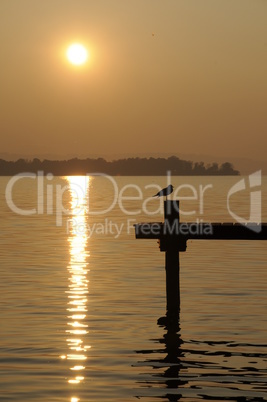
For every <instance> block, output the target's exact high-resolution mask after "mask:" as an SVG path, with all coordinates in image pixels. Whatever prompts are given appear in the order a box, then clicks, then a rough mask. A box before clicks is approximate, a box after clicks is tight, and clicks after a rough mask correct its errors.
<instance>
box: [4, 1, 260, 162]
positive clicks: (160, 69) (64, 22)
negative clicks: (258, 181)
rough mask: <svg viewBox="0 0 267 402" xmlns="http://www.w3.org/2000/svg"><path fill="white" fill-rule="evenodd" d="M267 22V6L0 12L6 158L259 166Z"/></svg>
mask: <svg viewBox="0 0 267 402" xmlns="http://www.w3.org/2000/svg"><path fill="white" fill-rule="evenodd" d="M266 21H267V2H266V1H262V0H253V1H251V0H231V1H228V0H183V1H180V0H166V1H162V0H145V1H144V0H142V1H141V0H127V1H125V0H114V1H111V0H105V1H104V0H97V1H89V0H75V1H74V0H73V1H71V0H69V1H66V0H46V1H43V0H42V1H41V0H23V1H17V0H1V2H0V45H1V53H2V54H1V58H0V65H1V76H0V88H1V91H0V97H1V108H0V130H1V154H3V153H9V154H16V155H21V156H22V157H23V156H25V155H34V156H41V155H50V156H51V157H53V156H54V155H56V156H61V157H62V158H65V157H68V156H78V157H84V156H91V155H94V156H96V155H99V156H105V157H106V156H108V155H110V156H112V155H126V156H127V155H129V154H130V155H133V154H143V155H144V154H147V155H151V154H154V153H166V154H176V155H178V156H179V155H180V154H196V155H198V154H199V155H204V154H207V155H212V156H213V157H214V160H216V158H219V157H224V156H231V157H248V158H252V159H255V160H257V159H258V160H264V159H265V153H266V148H267V135H266V131H267V130H266V129H267V110H266V105H267V73H266V72H267V24H266ZM73 41H80V42H82V43H84V44H85V45H86V46H87V47H88V50H89V52H90V60H89V62H88V63H87V64H86V65H84V66H83V67H80V68H77V67H74V66H71V65H70V64H69V63H68V62H67V59H66V57H65V50H66V47H67V45H68V44H69V43H71V42H73Z"/></svg>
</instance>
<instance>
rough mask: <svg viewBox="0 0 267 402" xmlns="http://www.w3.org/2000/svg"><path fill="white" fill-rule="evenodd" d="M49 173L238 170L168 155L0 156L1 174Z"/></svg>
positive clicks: (150, 173) (219, 172)
mask: <svg viewBox="0 0 267 402" xmlns="http://www.w3.org/2000/svg"><path fill="white" fill-rule="evenodd" d="M38 171H42V172H44V174H48V173H52V174H53V175H55V176H71V175H86V174H90V173H92V174H93V173H103V174H108V175H111V176H165V175H166V173H167V172H168V171H170V172H171V174H172V175H173V176H235V175H239V174H240V172H239V171H238V170H236V169H234V167H233V165H232V164H231V163H229V162H224V163H222V164H221V165H219V164H218V163H216V162H214V163H212V164H205V163H204V162H192V161H187V160H183V159H180V158H178V157H177V156H170V157H169V158H153V157H149V158H139V157H135V158H125V159H117V160H113V161H107V160H105V159H103V158H96V159H92V158H87V159H78V158H72V159H68V160H48V159H44V160H40V159H38V158H34V159H32V160H28V159H18V160H17V161H6V160H4V159H0V176H12V175H15V174H19V173H37V172H38Z"/></svg>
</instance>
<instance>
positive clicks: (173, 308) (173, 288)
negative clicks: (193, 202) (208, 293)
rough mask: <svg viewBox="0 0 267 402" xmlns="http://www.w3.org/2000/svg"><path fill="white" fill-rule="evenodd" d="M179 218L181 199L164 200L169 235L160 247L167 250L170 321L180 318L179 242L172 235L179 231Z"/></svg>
mask: <svg viewBox="0 0 267 402" xmlns="http://www.w3.org/2000/svg"><path fill="white" fill-rule="evenodd" d="M179 219H180V215H179V201H178V200H176V201H170V200H166V201H164V225H165V230H166V233H167V235H166V237H165V238H164V239H161V240H160V249H161V251H165V270H166V302H167V313H166V319H167V321H170V322H176V321H177V320H179V313H180V262H179V242H177V239H176V238H175V236H174V237H173V236H172V234H175V233H177V231H178V227H179ZM177 235H178V233H177Z"/></svg>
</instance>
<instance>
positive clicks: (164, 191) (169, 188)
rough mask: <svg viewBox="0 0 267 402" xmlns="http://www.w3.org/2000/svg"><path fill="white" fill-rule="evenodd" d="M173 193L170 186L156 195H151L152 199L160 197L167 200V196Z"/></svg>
mask: <svg viewBox="0 0 267 402" xmlns="http://www.w3.org/2000/svg"><path fill="white" fill-rule="evenodd" d="M172 192H173V186H172V185H171V184H170V185H169V186H168V187H165V188H163V189H162V190H160V191H159V192H158V193H157V194H155V195H153V197H162V196H165V197H166V200H167V196H168V195H169V194H171V193H172Z"/></svg>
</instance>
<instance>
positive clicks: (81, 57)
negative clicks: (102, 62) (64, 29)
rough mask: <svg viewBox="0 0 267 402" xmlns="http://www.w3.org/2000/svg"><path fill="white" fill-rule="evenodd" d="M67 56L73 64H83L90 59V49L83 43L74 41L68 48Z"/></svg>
mask: <svg viewBox="0 0 267 402" xmlns="http://www.w3.org/2000/svg"><path fill="white" fill-rule="evenodd" d="M66 56H67V59H68V61H69V62H70V63H71V64H73V65H75V66H81V65H83V64H85V63H86V61H87V60H88V51H87V49H86V47H85V46H84V45H82V44H81V43H72V44H71V45H70V46H69V47H68V48H67V52H66Z"/></svg>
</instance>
